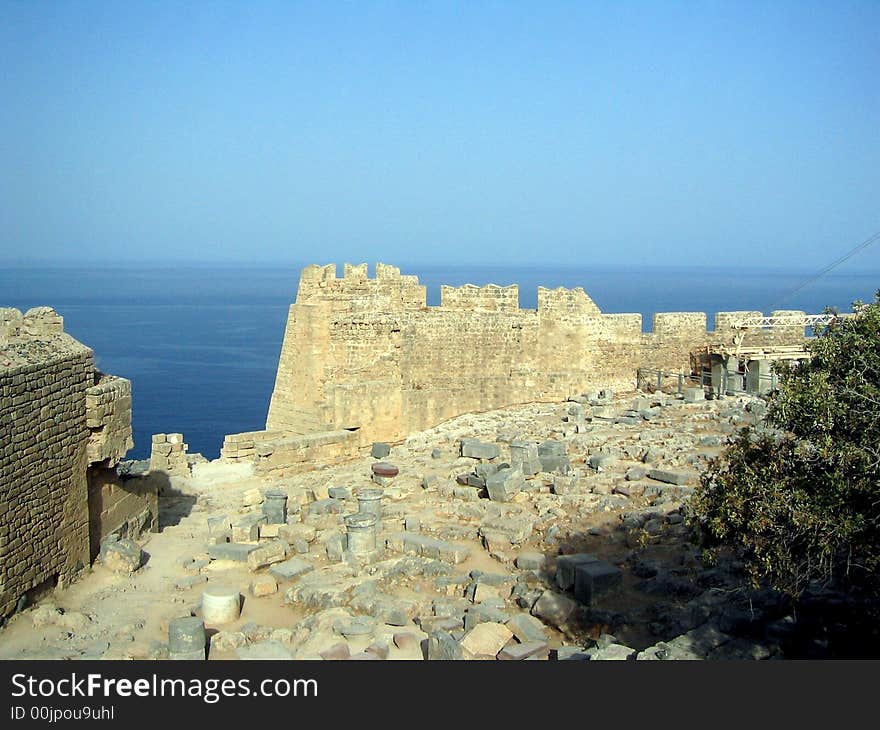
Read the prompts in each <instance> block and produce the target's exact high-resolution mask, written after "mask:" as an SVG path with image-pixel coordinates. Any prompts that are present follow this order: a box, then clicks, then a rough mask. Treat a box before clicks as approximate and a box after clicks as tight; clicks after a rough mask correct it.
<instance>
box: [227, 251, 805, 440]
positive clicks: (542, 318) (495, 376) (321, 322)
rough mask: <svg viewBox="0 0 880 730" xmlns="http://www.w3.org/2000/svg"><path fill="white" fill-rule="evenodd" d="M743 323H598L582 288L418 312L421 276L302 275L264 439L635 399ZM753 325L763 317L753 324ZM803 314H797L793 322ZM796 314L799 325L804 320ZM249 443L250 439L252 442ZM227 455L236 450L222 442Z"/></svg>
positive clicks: (499, 291) (729, 339)
mask: <svg viewBox="0 0 880 730" xmlns="http://www.w3.org/2000/svg"><path fill="white" fill-rule="evenodd" d="M745 314H750V313H744V312H728V313H719V314H718V315H717V316H716V319H715V329H714V331H712V332H710V331H707V318H706V315H705V314H704V313H702V312H667V313H659V314H656V315H654V318H653V328H652V331H650V332H643V331H642V329H643V328H642V317H641V315H640V314H609V313H603V312H602V311H601V310H600V309H599V307H598V306H596V304H595V302H593V300H592V299H591V298H590V297H589V295H588V294H587V293H586V292H585V291H584V290H583V289H580V288H577V289H563V288H559V289H545V288H542V287H540V288H539V289H538V297H537V309H534V310H530V309H521V308H520V307H519V290H518V287H516V286H504V287H502V286H495V285H489V286H483V287H477V286H473V285H465V286H461V287H451V286H443V287H442V288H441V303H440V305H439V306H436V307H429V306H427V305H426V289H425V287H424V286H422V285H420V284H419V281H418V278H417V277H415V276H405V275H402V274H401V273H400V270H399V269H397V268H396V267H393V266H388V265H385V264H377V266H376V275H375V277H374V278H369V277H368V275H367V266H366V264H360V265H357V266H352V265H350V264H346V266H345V269H344V275H343V276H342V277H341V278H340V277H338V276H337V271H336V266H335V265H332V264H331V265H328V266H309V267H307V268H306V269H304V270H303V271H302V274H301V279H300V285H299V289H298V294H297V299H296V303H295V304H293V305H292V306H291V307H290V311H289V316H288V321H287V326H286V329H285V333H284V342H283V345H282V350H281V357H280V361H279V366H278V372H277V376H276V381H275V388H274V391H273V394H272V399H271V403H270V407H269V414H268V418H267V423H266V429H267V431H271V432H277V433H280V434H287V435H291V434H296V435H303V434H310V433H316V432H321V431H337V432H338V431H342V430H349V431H353V432H356V433H357V439H358V441H359V443H360V444H361V445H364V444H367V443H370V442H372V441H379V440H385V441H395V440H399V439H401V438H403V437H405V436H406V435H407V434H408V433H411V432H413V431H417V430H420V429H424V428H428V427H430V426H433V425H436V424H437V423H440V422H441V421H444V420H446V419H449V418H452V417H454V416H457V415H461V414H463V413H468V412H482V411H487V410H491V409H495V408H502V407H505V406H510V405H514V404H521V403H529V402H539V401H555V400H560V399H565V398H567V397H569V396H572V395H575V394H580V393H583V392H585V391H588V390H591V389H597V388H604V387H611V388H618V389H623V390H630V389H633V388H635V386H636V373H637V370H638V369H639V368H640V367H650V368H658V369H662V370H670V371H675V372H682V373H690V371H691V368H692V366H693V363H692V357H693V353H694V352H695V351H698V350H699V349H700V348H707V347H708V346H709V345H710V344H711V343H713V342H716V341H723V342H724V343H725V344H728V345H731V346H733V345H734V338H735V336H736V335H737V334H740V335H741V334H742V333H739V332H738V331H737V330H735V329H734V327H733V326H732V325H733V323H735V322H736V321H737V320H738V319H741V318H742V316H743V315H745ZM757 314H760V313H757ZM790 314H798V313H790ZM799 314H803V313H802V312H801V313H799ZM803 340H804V327H803V326H800V327H797V326H794V327H791V328H781V329H780V328H777V329H774V330H767V331H762V330H757V331H755V330H750V331H747V332H746V333H745V335H744V336H740V339H739V343H740V344H741V345H743V346H756V345H760V344H767V345H771V344H772V345H778V344H786V343H788V344H802V343H803ZM250 441H253V438H251V439H250ZM230 445H232V444H230Z"/></svg>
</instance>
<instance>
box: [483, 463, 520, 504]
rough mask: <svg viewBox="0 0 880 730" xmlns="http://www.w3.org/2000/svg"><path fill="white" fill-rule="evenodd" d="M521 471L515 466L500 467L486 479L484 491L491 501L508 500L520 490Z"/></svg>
mask: <svg viewBox="0 0 880 730" xmlns="http://www.w3.org/2000/svg"><path fill="white" fill-rule="evenodd" d="M524 484H525V477H524V476H523V473H522V472H521V471H520V470H519V469H517V468H513V467H512V468H509V469H500V470H499V471H497V472H496V473H495V474H492V475H491V476H490V477H489V478H488V479H486V491H487V492H488V493H489V499H491V500H492V501H493V502H509V501H510V500H512V499H513V498H514V497H515V496H516V495H517V494H519V493H520V492H521V491H522V488H523V485H524Z"/></svg>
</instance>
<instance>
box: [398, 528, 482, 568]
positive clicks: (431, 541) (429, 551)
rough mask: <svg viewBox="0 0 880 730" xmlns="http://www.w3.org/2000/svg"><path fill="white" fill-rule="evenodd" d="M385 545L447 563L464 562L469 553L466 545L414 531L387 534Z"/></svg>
mask: <svg viewBox="0 0 880 730" xmlns="http://www.w3.org/2000/svg"><path fill="white" fill-rule="evenodd" d="M386 545H387V547H388V549H389V550H396V551H398V552H403V553H410V554H413V555H422V556H424V557H426V558H433V559H434V560H443V561H445V562H449V563H461V562H464V561H465V560H466V559H467V557H468V555H470V549H469V548H467V547H462V546H459V545H454V544H452V543H450V542H446V541H444V540H438V539H437V538H434V537H430V536H428V535H423V534H420V533H416V532H398V533H394V534H392V535H389V536H388V538H387V539H386Z"/></svg>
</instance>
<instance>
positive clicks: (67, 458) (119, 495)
mask: <svg viewBox="0 0 880 730" xmlns="http://www.w3.org/2000/svg"><path fill="white" fill-rule="evenodd" d="M0 435H2V438H0V616H6V615H9V614H10V613H12V612H13V611H14V610H15V609H16V608H17V607H18V606H19V605H20V604H21V602H22V600H23V599H24V597H25V596H27V595H29V594H34V593H38V592H42V591H43V590H45V589H46V588H48V587H52V586H54V585H56V584H61V585H63V584H65V583H68V582H69V581H70V580H71V579H72V578H73V577H74V576H75V575H76V573H77V572H78V571H79V570H80V569H81V568H83V567H84V566H86V565H88V564H89V563H90V562H91V560H92V559H93V558H94V556H95V554H96V553H97V549H96V547H95V543H96V542H97V541H99V540H100V538H101V537H103V536H105V535H106V534H108V533H109V532H111V531H113V530H116V529H118V528H120V527H123V528H124V529H126V530H128V529H129V525H140V528H141V529H149V528H152V527H154V523H155V518H156V515H157V504H156V496H155V490H153V492H152V494H151V493H150V490H149V489H141V490H138V489H132V488H131V487H126V486H124V485H122V484H121V483H120V482H119V480H117V479H115V478H114V477H115V466H116V464H117V463H118V462H119V460H120V459H121V458H122V457H123V456H124V455H125V452H126V451H127V450H128V449H129V448H131V446H132V436H131V383H130V382H129V381H127V380H125V379H123V378H117V377H114V376H109V375H104V374H102V373H100V372H98V371H96V370H95V366H94V359H93V355H92V351H91V350H90V349H89V348H88V347H86V346H85V345H83V344H82V343H80V342H78V341H77V340H75V339H74V338H73V337H71V336H70V335H68V334H66V333H65V332H64V323H63V319H62V318H61V316H60V315H58V314H57V313H56V312H55V311H54V310H53V309H51V308H49V307H37V308H34V309H31V310H29V311H28V312H27V313H25V314H22V313H21V312H20V311H18V310H17V309H8V308H4V309H0Z"/></svg>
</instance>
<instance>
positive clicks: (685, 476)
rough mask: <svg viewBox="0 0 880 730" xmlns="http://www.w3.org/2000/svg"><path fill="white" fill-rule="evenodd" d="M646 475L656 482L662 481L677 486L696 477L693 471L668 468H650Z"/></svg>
mask: <svg viewBox="0 0 880 730" xmlns="http://www.w3.org/2000/svg"><path fill="white" fill-rule="evenodd" d="M648 476H649V477H650V478H651V479H655V480H656V481H658V482H664V483H665V484H675V485H677V486H681V485H683V484H687V483H688V482H691V481H695V480H696V478H697V475H696V474H694V473H693V472H686V471H671V470H668V469H651V471H649V472H648Z"/></svg>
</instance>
